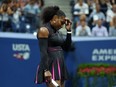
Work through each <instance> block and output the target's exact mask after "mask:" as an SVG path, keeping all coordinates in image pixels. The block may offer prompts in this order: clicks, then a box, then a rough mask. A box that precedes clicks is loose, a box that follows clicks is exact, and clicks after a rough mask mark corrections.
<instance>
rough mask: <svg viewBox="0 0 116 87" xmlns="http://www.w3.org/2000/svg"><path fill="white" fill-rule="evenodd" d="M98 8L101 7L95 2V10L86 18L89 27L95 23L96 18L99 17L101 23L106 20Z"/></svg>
mask: <svg viewBox="0 0 116 87" xmlns="http://www.w3.org/2000/svg"><path fill="white" fill-rule="evenodd" d="M100 9H101V7H100V5H99V4H96V10H95V11H93V12H92V13H91V14H90V16H89V18H88V21H89V26H90V28H91V29H92V27H94V26H95V25H96V20H98V19H101V20H102V23H103V24H105V22H106V17H105V15H104V13H103V12H102V11H101V10H100Z"/></svg>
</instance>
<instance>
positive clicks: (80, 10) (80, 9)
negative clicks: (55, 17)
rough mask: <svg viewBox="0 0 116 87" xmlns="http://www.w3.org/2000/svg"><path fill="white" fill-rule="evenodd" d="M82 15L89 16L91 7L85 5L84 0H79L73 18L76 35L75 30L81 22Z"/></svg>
mask: <svg viewBox="0 0 116 87" xmlns="http://www.w3.org/2000/svg"><path fill="white" fill-rule="evenodd" d="M82 14H85V15H87V14H89V7H88V4H87V3H85V2H84V1H83V0H77V3H76V4H75V5H74V13H73V15H74V18H73V23H74V25H73V29H74V34H75V29H76V26H77V23H78V21H79V16H80V15H82Z"/></svg>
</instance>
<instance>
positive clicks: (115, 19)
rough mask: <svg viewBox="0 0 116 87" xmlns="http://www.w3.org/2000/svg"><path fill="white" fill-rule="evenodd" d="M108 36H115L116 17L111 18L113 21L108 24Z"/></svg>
mask: <svg viewBox="0 0 116 87" xmlns="http://www.w3.org/2000/svg"><path fill="white" fill-rule="evenodd" d="M109 36H116V16H114V17H113V20H112V22H111V23H110V28H109Z"/></svg>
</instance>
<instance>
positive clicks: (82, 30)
mask: <svg viewBox="0 0 116 87" xmlns="http://www.w3.org/2000/svg"><path fill="white" fill-rule="evenodd" d="M76 36H91V29H90V27H89V26H88V25H87V23H86V15H81V16H80V25H78V26H77V28H76Z"/></svg>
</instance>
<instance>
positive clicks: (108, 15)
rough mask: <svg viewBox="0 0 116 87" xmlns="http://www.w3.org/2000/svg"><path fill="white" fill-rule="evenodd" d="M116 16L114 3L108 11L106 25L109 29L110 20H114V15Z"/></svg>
mask: <svg viewBox="0 0 116 87" xmlns="http://www.w3.org/2000/svg"><path fill="white" fill-rule="evenodd" d="M114 16H116V4H113V6H112V8H109V9H108V10H107V12H106V22H107V25H106V27H107V28H108V30H109V26H110V22H111V21H112V19H113V17H114Z"/></svg>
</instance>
